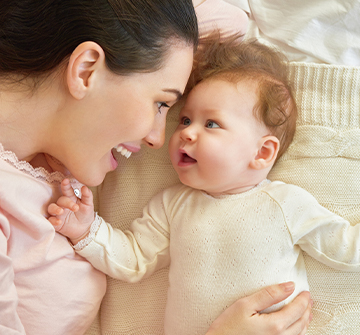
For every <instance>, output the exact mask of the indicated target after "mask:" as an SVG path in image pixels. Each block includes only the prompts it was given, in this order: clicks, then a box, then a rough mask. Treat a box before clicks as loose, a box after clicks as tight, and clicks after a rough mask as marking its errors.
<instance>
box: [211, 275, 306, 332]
mask: <svg viewBox="0 0 360 335" xmlns="http://www.w3.org/2000/svg"><path fill="white" fill-rule="evenodd" d="M294 288H295V286H294V284H293V283H292V282H289V283H283V284H279V285H272V286H269V287H267V288H264V289H262V290H261V291H259V292H257V293H254V294H252V295H250V296H248V297H245V298H242V299H239V300H237V301H236V302H235V303H234V304H233V305H231V306H230V307H229V308H227V309H226V310H225V311H224V312H223V313H222V314H221V315H220V316H219V317H218V318H217V319H216V320H215V321H214V322H213V323H212V325H211V327H210V329H209V331H208V332H207V333H206V335H235V334H236V335H239V334H241V335H260V334H266V335H304V334H305V333H306V331H307V328H308V326H309V323H310V321H311V319H312V314H311V306H312V300H311V298H310V294H309V292H302V293H301V294H299V295H298V296H297V297H296V298H295V299H294V300H293V301H292V302H291V303H289V304H288V305H286V306H285V307H284V308H283V309H281V310H279V311H276V312H273V313H269V314H259V313H258V311H261V310H263V309H265V308H268V307H270V306H272V305H274V304H276V303H278V302H280V301H282V300H284V299H286V298H287V297H288V296H290V295H291V294H292V293H293V291H294Z"/></svg>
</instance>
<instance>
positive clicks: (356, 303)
mask: <svg viewBox="0 0 360 335" xmlns="http://www.w3.org/2000/svg"><path fill="white" fill-rule="evenodd" d="M290 70H291V74H290V76H291V78H292V79H293V80H294V82H295V87H294V91H295V99H296V101H297V104H298V108H299V119H298V123H297V130H296V134H295V138H294V141H293V143H292V145H291V146H290V147H289V149H288V150H287V152H286V153H285V155H284V156H283V157H282V158H281V159H280V160H279V162H278V163H277V165H276V166H275V167H274V168H273V170H272V172H271V173H270V176H269V178H270V179H273V180H282V181H284V182H287V183H293V184H296V185H299V186H301V187H303V188H305V189H306V190H307V191H309V192H310V193H312V194H313V195H314V196H315V197H316V198H317V200H318V201H319V202H320V204H322V205H323V206H324V207H326V208H328V209H329V210H331V211H333V212H335V213H336V214H338V215H340V216H342V217H344V218H345V219H347V220H348V221H350V223H351V224H356V223H358V222H360V205H359V203H360V178H359V175H360V129H359V126H360V68H359V67H347V66H335V65H316V64H308V63H293V64H291V65H290ZM305 262H306V267H307V271H308V279H309V285H310V292H311V295H312V298H313V299H314V307H313V314H314V319H313V321H312V323H311V324H310V328H309V330H308V332H307V334H316V335H320V334H326V335H333V334H345V335H355V334H360V274H359V273H344V272H340V271H336V270H333V269H330V268H328V267H326V266H325V265H323V264H320V263H319V262H317V261H315V260H314V259H313V258H311V257H309V256H307V255H305Z"/></svg>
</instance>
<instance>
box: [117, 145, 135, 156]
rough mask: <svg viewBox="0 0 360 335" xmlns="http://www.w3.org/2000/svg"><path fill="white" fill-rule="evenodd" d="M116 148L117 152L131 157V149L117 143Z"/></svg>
mask: <svg viewBox="0 0 360 335" xmlns="http://www.w3.org/2000/svg"><path fill="white" fill-rule="evenodd" d="M115 149H116V151H117V152H120V153H121V155H123V156H124V157H126V158H129V157H130V156H131V154H132V152H131V151H129V150H128V149H126V148H124V147H123V146H122V145H117V146H116V147H115Z"/></svg>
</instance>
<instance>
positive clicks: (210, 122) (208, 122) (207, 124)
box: [206, 120, 220, 128]
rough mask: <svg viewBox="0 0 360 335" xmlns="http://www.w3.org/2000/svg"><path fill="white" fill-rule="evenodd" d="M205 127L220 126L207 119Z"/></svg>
mask: <svg viewBox="0 0 360 335" xmlns="http://www.w3.org/2000/svg"><path fill="white" fill-rule="evenodd" d="M206 128H220V126H219V125H218V124H217V123H216V122H215V121H210V120H209V121H207V122H206Z"/></svg>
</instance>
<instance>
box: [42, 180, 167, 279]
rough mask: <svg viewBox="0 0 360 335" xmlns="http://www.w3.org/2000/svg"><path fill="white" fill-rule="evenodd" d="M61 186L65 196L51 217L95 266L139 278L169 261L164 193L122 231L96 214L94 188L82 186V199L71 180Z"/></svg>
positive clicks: (117, 275)
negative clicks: (163, 203) (163, 206)
mask: <svg viewBox="0 0 360 335" xmlns="http://www.w3.org/2000/svg"><path fill="white" fill-rule="evenodd" d="M61 190H62V193H63V196H62V197H60V198H59V199H58V201H57V202H56V204H55V203H52V204H50V205H49V207H48V212H49V214H51V215H52V217H50V218H49V221H50V222H51V224H52V225H53V226H54V227H55V230H56V231H58V232H59V233H60V234H62V235H64V236H66V237H68V238H69V239H70V240H71V242H72V243H73V244H74V249H75V250H76V252H77V253H78V254H79V255H81V256H83V257H84V258H86V259H87V260H88V261H89V262H90V263H91V264H92V265H93V266H94V267H95V268H97V269H98V270H100V271H102V272H104V273H106V274H107V275H109V276H111V277H113V278H116V279H120V280H124V281H127V282H137V281H139V280H141V279H142V278H144V277H148V276H150V275H151V274H152V273H153V272H154V271H156V270H158V269H160V268H163V267H165V266H167V265H169V262H170V256H169V226H168V223H167V220H166V214H165V212H164V211H162V210H159V208H161V206H160V205H159V204H161V203H162V195H161V194H159V195H157V196H156V197H154V198H153V199H152V200H151V201H150V202H149V204H148V205H147V206H146V207H145V208H144V212H143V216H142V217H141V218H138V219H137V220H134V221H133V223H132V225H131V228H132V229H131V230H127V231H124V232H123V231H121V230H120V229H116V228H113V227H112V226H111V225H110V224H109V223H107V222H105V221H104V220H103V219H102V218H101V217H100V216H98V215H95V213H94V205H93V196H92V192H91V191H90V190H89V189H88V188H87V187H85V186H84V187H83V188H82V189H81V192H82V197H81V199H78V198H77V197H76V196H75V194H74V191H73V189H72V187H71V186H70V183H69V181H68V180H64V181H63V182H62V183H61ZM80 241H81V243H79V242H80Z"/></svg>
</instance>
